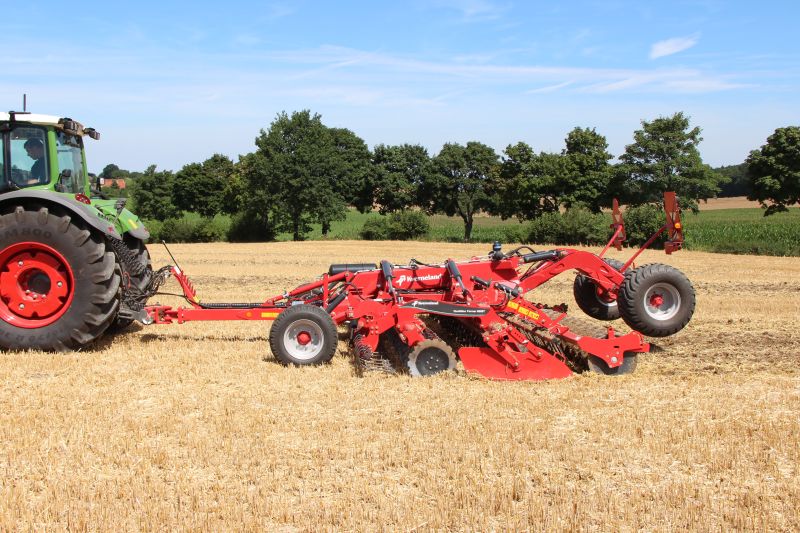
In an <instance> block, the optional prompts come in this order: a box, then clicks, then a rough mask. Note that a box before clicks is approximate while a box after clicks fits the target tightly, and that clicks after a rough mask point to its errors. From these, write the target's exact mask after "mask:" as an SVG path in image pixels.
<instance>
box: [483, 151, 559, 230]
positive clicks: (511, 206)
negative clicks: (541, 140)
mask: <svg viewBox="0 0 800 533" xmlns="http://www.w3.org/2000/svg"><path fill="white" fill-rule="evenodd" d="M504 153H505V158H504V159H503V161H502V163H501V164H500V166H499V168H498V170H497V172H496V173H495V176H494V177H493V180H492V191H493V192H494V193H495V194H496V201H495V207H494V209H493V212H494V213H496V214H498V215H500V216H501V217H503V218H509V217H512V216H516V217H517V218H519V219H520V220H531V219H534V218H536V217H538V216H540V215H541V214H543V213H550V212H554V211H558V208H559V206H560V205H561V204H562V203H563V202H564V198H563V197H564V191H565V190H569V187H568V179H569V176H570V175H575V174H574V172H573V173H572V174H571V172H570V169H571V167H570V161H569V159H568V158H567V157H566V156H564V155H561V154H550V153H545V152H542V153H540V154H536V153H534V151H533V149H532V148H531V147H530V146H528V145H527V144H525V143H523V142H520V143H517V144H515V145H513V146H509V147H507V148H506V149H505V152H504Z"/></svg>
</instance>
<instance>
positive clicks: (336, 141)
mask: <svg viewBox="0 0 800 533" xmlns="http://www.w3.org/2000/svg"><path fill="white" fill-rule="evenodd" d="M330 132H331V135H332V137H333V150H334V155H335V158H334V159H333V164H334V169H333V174H332V178H333V188H334V190H335V191H336V192H337V193H338V194H339V195H340V196H341V197H342V198H343V199H344V201H345V202H347V203H348V204H350V205H352V206H354V207H355V208H356V209H358V210H359V211H360V212H362V213H365V212H367V211H369V210H370V209H371V208H372V192H373V187H374V184H373V178H372V166H371V165H370V158H371V154H370V152H369V148H368V147H367V143H365V142H364V140H363V139H361V137H359V136H358V135H356V134H355V133H353V132H352V131H350V130H348V129H345V128H330ZM324 225H325V224H324V223H323V226H324ZM323 234H327V232H326V231H325V228H324V227H323Z"/></svg>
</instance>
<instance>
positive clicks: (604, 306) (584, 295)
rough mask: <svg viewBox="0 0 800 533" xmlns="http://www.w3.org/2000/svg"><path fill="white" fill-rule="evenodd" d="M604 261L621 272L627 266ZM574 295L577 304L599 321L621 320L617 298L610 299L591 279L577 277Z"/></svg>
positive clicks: (573, 289)
mask: <svg viewBox="0 0 800 533" xmlns="http://www.w3.org/2000/svg"><path fill="white" fill-rule="evenodd" d="M603 261H604V262H605V263H606V264H607V265H608V266H610V267H611V268H613V269H614V270H620V269H621V268H622V267H623V266H625V263H623V262H622V261H617V260H616V259H603ZM572 293H573V294H574V295H575V303H577V304H578V307H580V308H581V311H583V312H584V313H586V314H587V315H589V316H590V317H592V318H594V319H597V320H616V319H618V318H619V306H618V305H617V300H616V298H609V297H608V296H607V295H606V294H604V291H602V289H600V288H599V287H598V286H597V284H596V283H595V282H594V281H592V279H591V278H588V277H586V276H584V275H583V274H578V275H577V276H575V282H574V283H573V285H572Z"/></svg>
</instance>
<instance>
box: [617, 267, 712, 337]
mask: <svg viewBox="0 0 800 533" xmlns="http://www.w3.org/2000/svg"><path fill="white" fill-rule="evenodd" d="M695 301H696V300H695V294H694V287H692V283H691V282H690V281H689V279H688V278H687V277H686V276H685V275H684V274H683V272H681V271H680V270H678V269H677V268H673V267H671V266H668V265H662V264H658V263H653V264H650V265H644V266H641V267H639V268H636V269H633V270H630V271H628V272H626V273H625V282H624V283H623V284H622V287H620V290H619V295H618V296H617V302H618V304H619V310H620V315H621V316H622V320H624V321H625V323H626V324H628V325H629V326H630V327H631V328H632V329H634V330H636V331H638V332H640V333H643V334H644V335H647V336H649V337H667V336H669V335H673V334H674V333H677V332H678V331H680V330H682V329H683V328H684V327H685V326H686V324H688V323H689V320H691V318H692V315H693V314H694V307H695Z"/></svg>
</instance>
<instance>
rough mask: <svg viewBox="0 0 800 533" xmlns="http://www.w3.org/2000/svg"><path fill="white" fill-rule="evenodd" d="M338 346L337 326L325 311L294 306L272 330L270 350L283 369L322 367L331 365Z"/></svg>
mask: <svg viewBox="0 0 800 533" xmlns="http://www.w3.org/2000/svg"><path fill="white" fill-rule="evenodd" d="M338 342H339V337H338V333H337V331H336V324H334V322H333V319H332V318H331V316H330V315H329V314H328V313H326V312H325V310H324V309H322V308H320V307H317V306H315V305H308V304H302V305H294V306H292V307H289V308H287V309H285V310H284V311H283V312H282V313H281V314H279V315H278V318H276V319H275V322H273V323H272V328H271V329H270V330H269V346H270V348H271V349H272V353H273V355H275V358H276V359H277V360H278V361H280V362H281V363H283V364H284V365H287V366H288V365H293V366H306V365H321V364H323V363H327V362H329V361H330V360H331V359H332V358H333V356H334V354H335V353H336V347H337V345H338Z"/></svg>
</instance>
